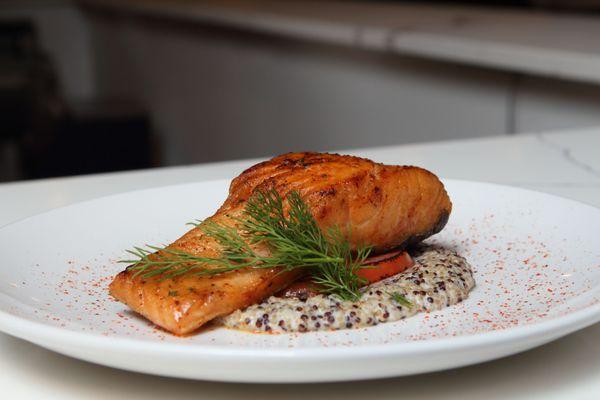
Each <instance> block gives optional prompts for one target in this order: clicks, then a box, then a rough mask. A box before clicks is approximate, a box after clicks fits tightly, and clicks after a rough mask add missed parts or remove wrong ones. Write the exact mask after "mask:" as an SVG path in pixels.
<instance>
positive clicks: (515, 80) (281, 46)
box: [0, 0, 600, 164]
mask: <svg viewBox="0 0 600 400" xmlns="http://www.w3.org/2000/svg"><path fill="white" fill-rule="evenodd" d="M10 3H11V5H10V7H4V8H2V10H1V12H0V18H14V17H17V16H20V17H31V18H33V19H34V21H35V22H36V24H37V26H38V29H39V33H40V39H41V41H42V44H43V46H44V48H45V49H46V50H47V51H48V52H49V53H50V55H51V56H52V57H53V59H54V61H55V63H56V65H57V68H58V72H59V75H60V77H61V81H62V82H63V84H64V92H65V94H66V96H67V97H68V98H70V99H91V98H130V99H134V100H138V101H139V102H140V103H142V105H144V106H145V107H146V109H147V110H148V111H149V112H150V113H151V117H152V119H153V124H154V128H155V130H156V132H157V133H158V134H159V135H160V140H161V142H162V148H163V152H164V161H165V162H166V163H167V164H182V163H193V162H204V161H212V160H220V159H230V158H238V157H250V156H266V155H269V154H274V153H280V152H284V151H289V150H301V149H314V150H327V149H336V148H350V147H359V146H380V145H386V144H392V143H394V144H395V143H406V142H417V141H429V140H442V139H452V138H460V137H474V136H488V135H498V134H505V133H508V132H509V131H515V132H528V131H539V130H549V129H559V128H574V127H580V126H590V125H598V124H600V86H595V85H588V84H581V83H573V82H567V81H560V80H555V79H542V78H536V77H532V76H523V75H520V76H517V75H515V74H513V73H508V72H502V71H501V70H496V71H493V70H491V69H487V70H486V69H481V68H475V67H466V66H461V65H455V64H449V63H444V62H435V61H423V60H416V59H410V58H404V57H400V56H395V55H390V54H383V53H378V52H369V51H361V50H352V49H348V48H346V47H343V46H329V45H321V44H318V43H316V42H309V41H306V42H304V41H294V40H291V39H283V38H278V37H277V36H276V35H272V36H260V35H254V34H251V33H247V32H232V31H230V30H227V29H225V28H223V29H207V28H206V27H203V26H202V25H201V24H199V23H190V22H183V21H179V20H171V21H157V20H156V19H150V18H144V17H139V18H134V17H128V16H125V15H124V14H121V13H102V12H97V11H94V12H92V13H91V14H89V15H88V14H87V13H83V12H82V11H81V10H80V9H78V8H77V7H76V6H75V5H74V4H73V3H71V2H69V1H66V0H65V1H58V0H57V1H37V2H32V1H23V2H10ZM86 16H90V18H86Z"/></svg>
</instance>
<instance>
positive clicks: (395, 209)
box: [110, 153, 452, 335]
mask: <svg viewBox="0 0 600 400" xmlns="http://www.w3.org/2000/svg"><path fill="white" fill-rule="evenodd" d="M272 189H275V190H276V191H277V192H278V193H279V194H280V195H281V196H282V197H285V196H286V195H287V194H288V193H290V192H291V191H297V192H298V193H299V194H300V196H301V197H302V199H303V200H304V201H305V202H306V204H307V205H308V207H309V209H310V210H311V212H312V214H313V216H314V217H315V219H316V221H317V223H318V225H319V226H320V227H321V229H328V228H330V227H333V226H337V227H339V229H340V231H341V232H342V233H343V234H344V235H345V236H346V237H347V239H348V240H349V242H350V244H351V246H352V247H353V248H356V247H357V246H360V245H364V244H368V245H372V246H373V254H378V253H384V252H387V251H390V250H391V249H402V248H404V247H406V246H408V245H411V244H414V243H417V242H419V241H421V240H423V239H425V238H427V237H428V236H430V235H432V234H435V233H437V232H439V231H440V230H441V229H442V228H443V227H444V226H445V224H446V222H447V220H448V217H449V215H450V212H451V210H452V204H451V202H450V199H449V197H448V194H447V193H446V191H445V189H444V186H443V184H442V183H441V182H440V180H439V179H438V178H437V177H436V176H435V175H434V174H432V173H431V172H429V171H427V170H425V169H422V168H418V167H412V166H394V165H383V164H378V163H375V162H373V161H370V160H367V159H364V158H358V157H352V156H345V155H338V154H327V153H289V154H284V155H281V156H278V157H275V158H272V159H270V160H268V161H265V162H262V163H259V164H256V165H254V166H252V167H250V168H249V169H247V170H246V171H244V172H243V173H242V174H241V175H239V176H238V177H236V178H235V179H234V180H233V181H232V182H231V185H230V188H229V195H228V197H227V199H226V200H225V202H224V203H223V205H222V206H221V207H220V208H219V209H218V210H217V212H216V213H215V214H214V215H213V216H212V217H210V218H209V220H211V221H213V222H215V223H218V224H221V225H226V226H231V227H235V226H236V222H235V219H236V218H240V217H243V215H244V208H245V205H246V202H247V201H248V199H249V198H250V197H251V196H252V194H253V193H255V192H256V191H257V190H260V191H267V190H272ZM167 248H168V249H170V250H178V251H183V252H186V253H189V254H193V255H196V256H202V257H218V256H219V255H220V252H221V249H220V247H219V244H218V243H217V242H216V241H215V240H214V239H212V238H211V237H208V236H206V235H205V234H204V233H203V231H202V227H201V226H200V227H196V228H194V229H192V230H190V231H189V232H187V233H186V234H185V235H184V236H182V237H181V238H180V239H178V240H176V241H175V242H174V243H172V244H171V245H169V246H168V247H167ZM263 250H264V249H263ZM161 256H162V257H168V256H169V255H168V254H165V253H163V254H161ZM207 268H210V266H207ZM302 274H303V273H302V272H300V271H298V270H294V271H287V272H282V271H281V269H280V268H273V269H244V270H239V271H234V272H228V273H225V274H219V275H212V276H196V275H193V274H191V273H188V274H184V275H180V276H176V277H172V278H167V279H165V278H164V277H161V276H153V277H149V278H145V277H143V275H141V274H138V275H136V274H135V271H133V270H131V269H126V270H125V271H123V272H121V273H119V274H118V275H117V276H116V277H115V278H114V280H113V282H112V283H111V285H110V293H111V295H112V296H114V297H115V298H116V299H118V300H119V301H121V302H123V303H125V304H126V305H128V306H129V307H130V308H131V309H133V310H134V311H136V312H138V313H140V314H142V315H143V316H144V317H146V318H148V319H149V320H150V321H152V322H154V323H155V324H156V325H159V326H161V327H162V328H164V329H166V330H168V331H170V332H172V333H174V334H178V335H184V334H188V333H190V332H193V331H195V330H197V329H198V328H200V327H201V326H202V325H204V324H206V323H207V322H209V321H210V320H212V319H214V318H216V317H219V316H223V315H227V314H229V313H231V312H233V311H235V310H237V309H241V308H245V307H247V306H249V305H251V304H254V303H257V302H260V301H261V300H263V299H265V298H267V297H268V296H270V295H272V294H274V293H276V292H278V291H280V290H282V289H284V288H286V287H287V286H289V285H290V284H291V283H293V282H294V281H295V280H296V279H298V278H299V277H300V276H301V275H302Z"/></svg>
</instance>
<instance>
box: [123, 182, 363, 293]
mask: <svg viewBox="0 0 600 400" xmlns="http://www.w3.org/2000/svg"><path fill="white" fill-rule="evenodd" d="M285 200H287V204H288V210H287V214H286V212H285V208H284V199H283V198H282V197H281V196H280V195H279V193H278V192H277V191H276V190H274V189H272V190H268V191H257V192H255V193H254V194H253V195H252V196H251V197H250V199H249V200H248V201H247V203H246V207H245V209H244V214H243V217H242V218H238V219H235V222H236V224H237V226H236V227H230V226H225V225H221V224H218V223H216V222H214V221H211V220H206V221H203V222H200V221H196V222H193V223H191V224H192V225H195V226H197V227H199V229H201V230H202V231H203V232H204V234H206V235H207V236H209V237H212V238H213V239H215V240H216V241H217V242H218V243H219V245H220V246H221V249H222V251H221V255H220V257H218V258H210V257H199V256H195V255H192V254H189V253H185V252H183V251H180V250H175V249H170V248H159V247H156V246H147V248H140V247H135V248H134V249H133V250H127V251H128V252H129V253H130V254H132V255H133V256H135V257H136V258H135V259H133V260H122V261H121V262H124V263H127V264H130V266H129V267H128V268H129V269H131V270H133V271H135V274H136V275H140V274H141V275H142V276H143V277H146V278H148V277H152V276H157V275H162V276H163V278H165V279H168V278H173V277H176V276H179V275H183V274H188V273H190V274H194V275H199V276H203V275H217V274H222V273H227V272H231V271H237V270H240V269H244V268H281V270H282V271H291V270H295V269H298V268H304V269H306V270H307V272H308V273H309V274H311V276H312V278H313V281H314V282H315V283H317V284H318V285H319V287H320V288H321V290H322V292H324V293H326V294H334V295H336V296H338V297H340V298H341V299H344V300H356V299H358V298H359V297H360V287H361V286H362V285H363V283H365V282H364V281H363V279H362V278H360V277H359V276H357V274H356V271H357V270H358V269H360V268H361V267H363V266H364V262H365V260H366V259H367V258H368V257H369V254H370V253H371V247H370V246H359V248H358V249H356V250H355V251H352V248H351V246H350V242H349V241H348V240H347V238H346V237H345V236H344V234H343V233H342V232H341V230H340V229H339V228H338V227H333V228H331V229H329V230H328V231H327V234H325V233H324V232H323V231H322V230H321V229H320V228H319V226H318V225H317V222H316V220H315V218H314V217H313V215H312V214H311V212H310V209H309V207H308V206H307V204H306V203H305V202H304V201H303V200H302V198H301V197H300V194H299V193H298V192H296V191H292V192H290V193H289V194H288V195H287V196H286V199H285ZM260 246H266V248H268V250H269V251H268V255H261V254H259V253H258V252H256V251H255V248H256V247H260Z"/></svg>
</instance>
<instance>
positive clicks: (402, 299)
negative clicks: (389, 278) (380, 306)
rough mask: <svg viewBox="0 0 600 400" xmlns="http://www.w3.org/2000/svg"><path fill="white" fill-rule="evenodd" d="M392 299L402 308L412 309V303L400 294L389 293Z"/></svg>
mask: <svg viewBox="0 0 600 400" xmlns="http://www.w3.org/2000/svg"><path fill="white" fill-rule="evenodd" d="M388 295H389V296H390V298H391V299H392V300H393V301H395V302H396V303H398V304H399V305H401V306H405V307H409V308H410V307H412V305H413V304H412V303H411V302H410V301H408V300H407V299H406V297H404V296H402V295H401V294H400V293H398V292H393V293H388Z"/></svg>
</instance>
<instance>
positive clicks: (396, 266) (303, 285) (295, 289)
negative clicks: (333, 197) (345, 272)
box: [275, 251, 415, 299]
mask: <svg viewBox="0 0 600 400" xmlns="http://www.w3.org/2000/svg"><path fill="white" fill-rule="evenodd" d="M365 264H366V265H367V267H365V268H361V269H359V270H358V271H356V275H358V276H359V277H361V278H363V279H364V280H366V281H367V282H366V283H365V284H367V285H368V284H371V283H375V282H377V281H380V280H382V279H385V278H389V277H390V276H392V275H396V274H398V273H400V272H402V271H404V270H406V269H408V268H410V267H412V266H413V265H414V264H415V263H414V261H413V260H412V258H411V257H410V255H409V254H408V253H407V252H405V251H394V252H390V253H386V254H382V255H379V256H374V257H370V258H368V259H367V260H366V263H365ZM317 294H319V287H318V286H317V285H316V284H315V283H313V282H312V279H311V278H310V277H306V278H303V279H301V280H299V281H297V282H294V283H292V284H291V285H290V286H289V287H287V288H286V289H284V290H282V291H280V292H278V293H277V294H275V296H277V297H293V298H299V299H307V298H308V297H312V296H315V295H317Z"/></svg>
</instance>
